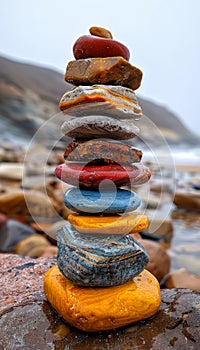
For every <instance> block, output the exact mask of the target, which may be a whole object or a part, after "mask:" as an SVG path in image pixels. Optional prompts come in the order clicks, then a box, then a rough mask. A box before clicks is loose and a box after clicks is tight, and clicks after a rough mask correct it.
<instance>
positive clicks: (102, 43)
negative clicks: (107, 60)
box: [73, 35, 130, 61]
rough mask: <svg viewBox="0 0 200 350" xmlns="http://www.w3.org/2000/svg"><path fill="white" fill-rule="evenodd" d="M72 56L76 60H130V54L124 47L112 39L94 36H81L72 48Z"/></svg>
mask: <svg viewBox="0 0 200 350" xmlns="http://www.w3.org/2000/svg"><path fill="white" fill-rule="evenodd" d="M73 54H74V57H75V58H76V59H77V60H78V59H84V58H94V57H115V56H121V57H123V58H124V59H125V60H127V61H128V60H129V58H130V52H129V50H128V48H127V47H126V46H125V45H123V44H121V43H120V42H118V41H116V40H113V39H109V38H100V37H98V36H94V35H83V36H81V37H80V38H78V39H77V40H76V42H75V44H74V46H73Z"/></svg>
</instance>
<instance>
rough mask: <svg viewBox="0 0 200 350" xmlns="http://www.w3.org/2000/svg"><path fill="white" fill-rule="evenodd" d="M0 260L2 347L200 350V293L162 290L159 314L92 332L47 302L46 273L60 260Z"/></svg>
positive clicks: (85, 349)
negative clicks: (74, 324) (78, 326)
mask: <svg viewBox="0 0 200 350" xmlns="http://www.w3.org/2000/svg"><path fill="white" fill-rule="evenodd" d="M0 262H1V263H0V276H1V283H0V315H1V318H0V329H1V339H0V349H17V348H21V349H30V350H36V349H42V350H49V349H50V348H52V349H54V348H55V349H73V348H74V349H76V350H82V349H84V350H91V349H96V350H102V349H108V348H109V350H116V349H120V350H132V349H140V350H147V349H151V350H160V349H161V348H162V349H172V348H173V349H175V350H179V349H182V350H188V349H192V350H199V344H200V334H199V327H200V308H199V305H200V293H198V292H195V291H192V290H190V289H164V290H162V291H161V297H162V303H161V307H160V310H159V312H158V313H157V315H156V316H155V317H153V318H150V319H147V320H146V321H142V322H137V323H133V324H132V325H130V326H128V327H124V328H122V329H118V330H113V331H109V332H100V333H93V334H89V333H86V332H81V331H79V330H77V329H75V328H72V327H70V326H69V325H68V324H67V323H65V322H64V321H63V320H62V318H61V317H59V316H58V315H57V314H56V313H55V312H54V310H53V308H52V307H51V306H50V305H49V303H48V302H47V301H46V298H45V296H44V293H43V279H44V274H45V272H46V271H47V270H48V269H49V268H50V267H51V266H53V265H54V264H55V263H56V259H55V258H38V259H37V260H36V259H31V258H21V257H19V256H15V255H0ZM11 325H12V326H11Z"/></svg>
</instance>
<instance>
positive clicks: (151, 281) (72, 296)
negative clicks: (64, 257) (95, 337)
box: [44, 266, 160, 332]
mask: <svg viewBox="0 0 200 350" xmlns="http://www.w3.org/2000/svg"><path fill="white" fill-rule="evenodd" d="M44 291H45V294H46V296H47V298H48V300H49V302H50V303H51V304H52V306H53V307H54V308H55V309H56V310H57V312H58V313H59V314H60V315H61V316H62V317H63V318H64V319H65V320H66V321H67V322H68V323H70V324H71V325H72V326H74V327H76V328H78V329H81V330H83V331H86V332H98V331H105V330H110V329H113V328H119V327H122V326H125V325H127V324H130V323H133V322H136V321H140V320H144V319H146V318H148V317H151V316H153V315H155V314H156V312H157V311H158V309H159V307H160V286H159V283H158V281H157V280H156V278H155V277H154V276H153V275H152V274H151V273H150V272H148V271H146V270H144V271H142V272H141V273H140V274H139V275H138V276H136V277H135V278H134V279H131V281H129V282H127V283H124V284H123V285H120V286H117V287H116V286H115V287H107V288H92V287H89V288H87V287H80V286H77V285H74V284H73V283H72V282H71V281H69V279H67V278H65V277H64V276H63V275H62V274H61V273H60V271H59V270H58V267H57V266H55V267H52V268H51V269H50V270H49V271H48V272H47V274H46V276H45V280H44Z"/></svg>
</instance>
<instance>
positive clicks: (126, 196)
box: [64, 188, 141, 214]
mask: <svg viewBox="0 0 200 350" xmlns="http://www.w3.org/2000/svg"><path fill="white" fill-rule="evenodd" d="M64 202H65V205H66V206H67V208H69V209H71V210H73V211H76V212H80V213H85V214H86V213H93V214H94V213H100V214H102V213H104V214H117V213H124V212H125V211H127V212H129V211H133V210H135V209H137V208H138V207H139V205H140V203H141V200H140V198H139V197H138V196H137V194H136V193H134V192H131V191H128V190H123V189H117V190H116V192H113V191H112V190H108V191H106V192H100V191H99V190H93V191H90V190H83V189H77V188H70V189H69V190H67V191H66V192H65V194H64Z"/></svg>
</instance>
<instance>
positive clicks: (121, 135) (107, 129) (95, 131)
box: [61, 115, 139, 140]
mask: <svg viewBox="0 0 200 350" xmlns="http://www.w3.org/2000/svg"><path fill="white" fill-rule="evenodd" d="M69 117H70V115H69ZM61 130H62V133H63V134H64V135H67V136H69V137H72V138H75V139H77V140H80V139H84V140H88V139H89V140H90V139H93V138H101V137H103V138H112V139H114V140H129V139H131V138H134V137H135V136H137V135H139V129H138V127H137V126H136V125H134V124H133V123H132V122H131V123H127V122H126V121H120V120H119V119H116V118H111V117H106V116H95V115H94V116H93V115H92V116H91V115H90V116H86V117H81V118H73V119H71V120H68V121H65V122H64V123H63V124H62V126H61Z"/></svg>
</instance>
